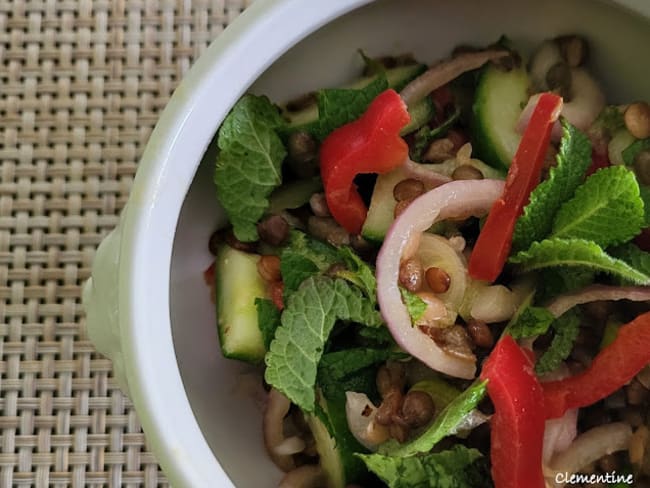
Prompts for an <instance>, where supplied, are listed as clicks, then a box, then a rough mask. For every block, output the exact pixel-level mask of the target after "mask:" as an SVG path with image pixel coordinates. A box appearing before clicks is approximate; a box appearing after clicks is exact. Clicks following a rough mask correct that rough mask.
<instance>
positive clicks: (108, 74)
mask: <svg viewBox="0 0 650 488" xmlns="http://www.w3.org/2000/svg"><path fill="white" fill-rule="evenodd" d="M248 3H250V0H195V1H190V0H163V1H154V0H24V1H23V0H0V428H1V429H2V438H1V442H0V487H2V488H5V487H7V488H8V487H11V486H17V487H23V486H38V487H42V486H74V487H83V486H90V487H92V486H110V487H117V486H125V487H135V486H163V485H166V481H165V477H164V475H163V474H162V473H161V471H160V468H159V467H158V464H157V463H156V459H155V458H154V456H153V455H152V454H151V452H149V449H148V448H147V445H146V439H145V437H144V435H143V434H142V431H141V429H140V424H139V423H138V418H137V415H136V414H135V412H134V411H133V408H132V406H131V403H130V402H129V400H128V399H127V398H126V397H125V396H124V395H123V394H122V393H121V392H120V391H119V389H118V388H117V386H116V384H115V382H114V381H113V378H112V375H111V363H110V362H109V361H108V360H107V359H105V358H103V357H102V356H100V355H99V354H97V353H96V352H95V351H94V350H93V347H92V345H91V344H90V342H89V341H88V337H87V334H86V330H85V325H84V318H83V311H82V308H81V300H80V297H81V290H80V287H81V285H82V283H83V281H84V280H85V279H86V278H87V277H88V275H89V272H90V266H91V262H92V259H93V254H94V251H95V248H96V247H97V245H98V244H99V242H100V241H101V239H102V237H103V236H104V235H105V234H106V233H107V232H108V231H109V230H110V229H111V228H113V226H114V225H115V224H116V222H117V215H118V213H119V211H120V210H121V208H122V207H123V205H124V203H125V201H126V199H127V196H128V193H129V187H130V185H131V181H132V178H133V175H134V173H135V170H136V167H137V161H138V158H139V156H140V154H141V153H142V150H143V148H144V145H145V143H146V142H147V138H148V136H149V134H150V132H151V130H152V128H153V126H154V125H155V123H156V120H157V119H158V116H159V114H160V111H161V110H162V109H163V108H164V106H165V104H166V103H167V100H168V99H169V96H170V95H171V92H172V91H173V89H174V87H175V86H176V85H177V83H178V81H179V80H180V78H181V77H182V76H183V74H184V73H185V72H186V70H187V69H188V68H189V67H190V65H191V64H192V62H193V61H194V59H196V57H197V56H198V55H199V54H200V53H201V52H202V51H203V50H204V49H205V48H206V46H207V44H208V43H209V41H210V40H211V39H213V38H214V37H215V36H217V35H218V34H219V33H220V32H221V31H222V30H223V28H224V26H225V25H227V24H228V23H229V22H230V21H231V20H232V19H233V18H234V17H236V16H237V15H238V14H239V13H240V11H241V10H242V9H243V8H244V7H245V6H246V5H247V4H248Z"/></svg>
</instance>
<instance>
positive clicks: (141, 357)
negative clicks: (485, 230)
mask: <svg viewBox="0 0 650 488" xmlns="http://www.w3.org/2000/svg"><path fill="white" fill-rule="evenodd" d="M649 19H650V2H647V1H646V0H619V1H606V0H602V1H601V0H572V1H571V2H566V1H565V0H544V1H540V0H526V1H524V0H490V1H489V2H485V1H481V0H453V1H451V0H378V1H375V2H372V1H371V0H258V1H257V2H256V3H255V4H254V5H253V6H252V7H251V8H250V9H248V10H247V11H246V12H245V13H244V14H243V15H241V17H240V18H238V19H237V21H236V22H235V23H233V25H231V26H230V27H229V28H228V29H226V31H225V32H224V33H223V34H222V35H221V36H220V37H219V38H218V39H217V40H216V42H215V43H214V44H213V45H212V46H211V47H210V49H209V50H208V51H207V52H206V53H205V55H204V56H203V57H202V58H201V59H200V60H199V61H198V62H197V63H196V65H195V66H194V67H193V68H192V70H191V72H190V73H189V74H188V76H187V78H186V79H185V80H184V81H183V82H182V84H181V85H180V87H179V88H178V89H177V90H176V92H175V93H174V96H173V97H172V100H171V101H170V103H169V106H168V107H167V109H166V110H165V112H164V114H163V115H162V117H161V119H160V122H159V123H158V126H157V127H156V130H155V131H154V133H153V134H152V136H151V140H150V142H149V144H148V146H147V149H146V151H145V154H144V155H143V158H142V161H141V163H140V167H139V170H138V174H137V177H136V179H135V183H134V186H133V190H132V194H131V197H130V199H129V203H128V205H127V208H126V209H125V211H124V213H123V215H122V218H121V221H120V224H119V226H118V228H117V229H115V231H114V232H113V233H112V234H110V235H109V236H108V237H107V238H106V240H105V241H104V242H103V243H102V245H101V246H100V249H99V250H98V253H97V258H96V261H95V264H94V266H93V277H92V280H90V281H89V282H88V284H87V286H86V288H85V290H84V302H85V306H86V309H87V324H88V330H89V334H90V337H91V339H92V340H93V342H94V343H95V345H96V346H97V348H98V349H99V350H100V351H101V352H103V353H104V354H106V355H107V356H108V357H110V358H111V359H113V361H114V368H115V377H116V379H117V381H118V382H119V384H120V386H121V387H122V388H124V390H125V391H127V392H129V394H130V396H131V398H132V400H133V402H134V404H135V406H136V409H137V411H138V413H139V415H140V418H141V420H142V424H143V427H144V430H145V432H146V434H147V436H148V439H149V442H150V444H151V446H152V449H153V450H154V452H155V454H156V455H157V457H158V459H159V461H160V462H161V464H162V466H163V469H164V470H165V472H166V474H167V476H168V477H169V479H170V480H171V481H172V483H173V484H174V485H175V486H177V487H207V486H233V485H236V486H239V487H264V486H277V482H278V480H279V479H280V473H279V472H278V471H277V470H276V469H275V468H274V467H273V465H272V464H271V463H270V461H268V460H267V457H266V455H265V453H264V449H263V446H262V440H261V426H260V414H259V410H258V408H257V407H256V406H255V404H254V401H252V400H251V399H250V397H249V396H248V395H247V394H246V392H244V391H242V388H240V387H238V385H240V384H241V373H242V372H244V371H245V368H244V367H243V366H242V365H240V364H238V363H236V362H233V361H228V360H225V359H223V358H222V357H221V355H220V352H219V345H218V342H217V335H216V326H215V312H214V307H213V306H212V305H211V303H210V301H209V297H208V291H207V289H206V287H205V284H204V283H203V278H202V272H203V270H204V269H205V268H206V267H207V266H208V265H209V263H210V261H211V256H210V255H209V253H208V251H207V242H208V238H209V236H210V234H211V233H212V231H213V230H214V229H215V228H216V227H217V225H218V224H220V223H223V215H222V213H221V211H220V210H219V208H218V204H217V201H216V198H215V192H214V190H213V186H212V168H211V161H210V158H205V161H206V162H204V163H202V164H199V163H200V162H201V159H202V157H203V156H204V152H205V150H206V148H207V146H208V143H209V142H210V140H211V139H212V137H213V135H214V133H215V131H216V129H217V128H218V126H219V124H220V122H221V121H222V119H223V118H224V116H225V115H226V114H227V112H228V110H229V109H230V108H231V107H232V105H233V104H234V103H235V101H236V100H237V99H238V98H239V96H240V95H242V93H244V92H245V91H246V90H251V91H253V92H256V93H264V94H267V95H269V96H270V97H271V99H273V100H276V101H281V100H286V99H287V98H290V97H291V96H295V95H297V94H300V93H303V92H306V91H308V90H311V89H316V88H319V87H323V86H329V85H336V84H337V83H340V82H342V81H344V80H346V78H349V77H350V76H351V73H352V71H353V70H355V69H358V67H359V59H358V55H357V54H356V50H357V48H363V49H364V50H365V51H366V52H368V53H370V54H374V55H379V54H390V53H400V52H407V51H410V52H413V53H414V54H415V55H416V57H417V58H419V59H421V60H423V61H429V62H430V61H434V60H436V59H438V58H440V57H443V56H445V55H447V54H448V53H449V51H450V50H451V49H452V48H453V47H454V46H455V45H457V44H459V43H468V42H472V43H477V44H481V43H490V42H492V41H494V40H495V39H497V38H498V37H499V36H500V35H501V34H502V33H506V34H507V35H508V36H509V37H511V38H512V39H513V40H515V41H516V42H517V44H518V45H522V46H524V48H526V47H530V46H531V45H532V44H533V42H535V41H538V40H540V39H542V38H546V37H551V36H555V35H558V34H563V33H574V32H577V33H582V34H584V35H585V36H587V37H588V38H589V39H590V40H591V43H592V47H593V53H594V59H593V66H594V68H595V70H596V72H597V75H598V77H599V78H600V79H601V80H603V81H604V83H605V86H606V89H607V91H608V92H609V93H610V95H611V96H610V99H611V100H614V101H628V100H632V99H639V98H645V99H648V98H649V95H650V88H648V80H649V79H650V66H649V65H648V63H646V62H645V61H647V56H646V55H645V53H646V51H647V46H650V22H649ZM635 56H636V57H638V59H637V60H636V62H635V61H634V59H635Z"/></svg>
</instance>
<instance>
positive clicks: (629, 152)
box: [623, 137, 650, 166]
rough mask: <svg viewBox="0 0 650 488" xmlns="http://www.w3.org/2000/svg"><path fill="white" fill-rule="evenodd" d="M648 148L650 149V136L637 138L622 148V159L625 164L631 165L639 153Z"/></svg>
mask: <svg viewBox="0 0 650 488" xmlns="http://www.w3.org/2000/svg"><path fill="white" fill-rule="evenodd" d="M648 150H650V137H648V138H646V139H639V140H638V141H635V142H633V143H632V144H630V145H629V146H628V147H627V148H626V149H624V150H623V161H624V162H625V164H626V166H632V165H633V164H634V160H635V159H636V157H637V156H638V155H639V153H640V152H643V151H648Z"/></svg>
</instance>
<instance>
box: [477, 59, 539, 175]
mask: <svg viewBox="0 0 650 488" xmlns="http://www.w3.org/2000/svg"><path fill="white" fill-rule="evenodd" d="M529 85H530V80H529V78H528V74H527V73H526V70H525V69H524V68H517V69H513V70H510V71H503V70H500V69H499V68H497V67H495V66H493V65H488V66H487V67H485V68H484V69H483V73H482V74H481V76H480V79H479V82H478V86H477V89H476V98H475V100H474V106H473V108H472V110H473V115H474V116H473V120H472V135H473V137H472V141H473V143H474V150H475V152H476V155H477V157H478V158H479V159H481V160H483V161H485V162H486V163H488V164H489V165H490V166H493V167H495V168H500V169H506V170H507V169H508V168H509V167H510V163H511V162H512V158H513V157H514V155H515V152H516V151H517V147H518V146H519V141H520V140H521V135H520V134H519V133H518V132H517V121H518V120H519V116H520V115H521V111H522V109H523V107H524V106H525V104H526V102H527V101H528V87H529Z"/></svg>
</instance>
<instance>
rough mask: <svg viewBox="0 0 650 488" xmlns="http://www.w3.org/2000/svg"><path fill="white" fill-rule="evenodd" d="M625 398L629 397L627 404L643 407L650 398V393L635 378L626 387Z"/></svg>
mask: <svg viewBox="0 0 650 488" xmlns="http://www.w3.org/2000/svg"><path fill="white" fill-rule="evenodd" d="M625 396H626V397H627V403H629V404H630V405H641V404H643V403H645V402H646V401H647V400H648V397H650V391H648V390H646V389H645V387H644V386H643V385H642V384H641V382H640V381H639V380H637V379H636V378H634V379H633V380H632V381H631V382H630V384H629V385H627V386H626V387H625Z"/></svg>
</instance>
